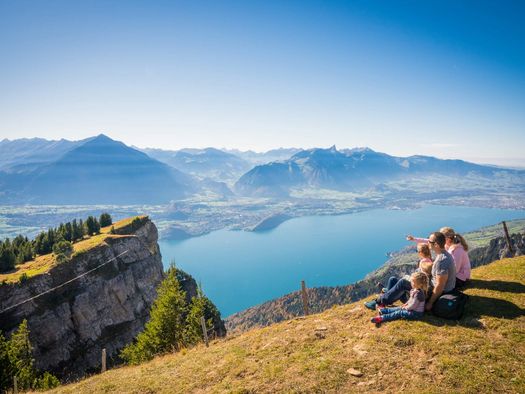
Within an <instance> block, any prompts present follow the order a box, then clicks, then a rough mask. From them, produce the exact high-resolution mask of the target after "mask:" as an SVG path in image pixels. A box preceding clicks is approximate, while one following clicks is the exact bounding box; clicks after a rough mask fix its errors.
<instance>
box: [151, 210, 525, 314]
mask: <svg viewBox="0 0 525 394" xmlns="http://www.w3.org/2000/svg"><path fill="white" fill-rule="evenodd" d="M524 217H525V211H517V210H503V209H488V208H467V207H444V206H425V207H423V208H420V209H414V210H408V211H407V210H387V209H377V210H371V211H366V212H360V213H355V214H348V215H340V216H309V217H302V218H297V219H292V220H289V221H287V222H285V223H283V224H281V225H280V226H279V227H277V228H275V229H273V230H270V231H268V232H264V233H252V232H245V231H227V230H221V231H216V232H212V233H210V234H207V235H204V236H201V237H197V238H191V239H187V240H183V241H174V240H173V241H171V240H162V241H160V242H159V244H160V248H161V253H162V257H163V262H164V266H165V267H167V266H168V265H169V263H170V261H175V263H176V265H177V267H179V268H181V269H183V270H184V271H186V272H188V273H189V274H191V275H192V276H193V277H194V278H195V279H196V280H197V282H200V283H201V285H202V288H203V290H204V292H205V293H206V295H207V296H208V297H209V298H210V299H211V300H212V301H213V302H214V303H215V305H217V307H218V308H219V310H220V311H221V313H222V316H223V317H226V316H229V315H230V314H232V313H235V312H238V311H241V310H243V309H246V308H249V307H250V306H254V305H257V304H260V303H262V302H264V301H267V300H270V299H273V298H277V297H280V296H282V295H284V294H287V293H290V292H292V291H295V290H298V289H299V288H300V283H301V280H303V279H304V280H305V281H306V285H307V286H308V287H315V286H336V285H345V284H349V283H353V282H355V281H357V280H359V279H362V278H363V277H364V276H365V275H366V274H367V273H369V272H371V271H373V270H375V269H376V268H378V267H379V266H381V265H382V264H383V263H384V262H385V261H386V260H387V256H386V253H387V252H390V251H395V250H398V249H401V248H403V247H405V246H407V245H409V244H410V243H409V242H407V241H406V240H405V236H406V234H414V235H416V236H427V235H428V234H429V233H431V232H432V231H437V230H438V229H439V228H440V227H443V226H450V227H452V228H454V229H455V230H456V231H457V232H460V233H462V232H467V231H472V230H475V229H477V228H479V227H482V226H487V225H491V224H496V223H498V222H501V221H502V220H511V219H519V218H524Z"/></svg>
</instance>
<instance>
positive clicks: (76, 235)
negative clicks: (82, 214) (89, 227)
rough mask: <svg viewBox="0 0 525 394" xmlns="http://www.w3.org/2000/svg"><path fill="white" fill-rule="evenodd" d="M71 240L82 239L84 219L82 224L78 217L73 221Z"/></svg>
mask: <svg viewBox="0 0 525 394" xmlns="http://www.w3.org/2000/svg"><path fill="white" fill-rule="evenodd" d="M71 233H72V235H71V238H72V239H71V241H73V242H75V241H77V240H79V239H82V236H83V235H84V234H83V230H82V220H80V224H79V223H78V222H77V219H73V222H72V223H71Z"/></svg>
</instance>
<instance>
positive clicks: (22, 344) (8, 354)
mask: <svg viewBox="0 0 525 394" xmlns="http://www.w3.org/2000/svg"><path fill="white" fill-rule="evenodd" d="M34 363H35V360H34V359H33V348H32V346H31V342H30V341H29V329H28V327H27V320H24V321H23V322H22V323H21V324H20V326H19V327H18V330H17V331H15V332H14V333H13V334H12V335H11V338H10V339H9V340H7V339H6V338H5V337H4V336H3V335H2V332H1V331H0V392H2V393H4V392H7V391H8V390H10V389H12V388H13V385H14V377H15V376H16V380H17V386H18V390H23V391H26V390H48V389H51V388H53V387H57V386H58V385H60V382H59V380H58V379H57V378H56V377H55V376H53V375H51V374H50V373H49V372H44V373H43V374H40V373H39V372H38V371H37V370H36V369H35V367H34Z"/></svg>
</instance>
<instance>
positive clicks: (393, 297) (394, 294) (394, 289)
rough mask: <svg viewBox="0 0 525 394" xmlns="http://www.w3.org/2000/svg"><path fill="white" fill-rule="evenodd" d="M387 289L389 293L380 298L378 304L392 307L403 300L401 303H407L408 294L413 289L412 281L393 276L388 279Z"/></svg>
mask: <svg viewBox="0 0 525 394" xmlns="http://www.w3.org/2000/svg"><path fill="white" fill-rule="evenodd" d="M387 289H388V291H387V292H386V293H384V294H381V295H380V296H379V297H378V299H377V302H378V303H379V304H383V305H391V304H393V303H394V302H396V301H397V300H401V302H407V301H408V296H407V292H409V291H410V290H411V289H412V286H411V285H410V281H408V280H406V279H403V278H401V279H397V278H396V277H394V276H392V277H391V278H390V279H388V285H387Z"/></svg>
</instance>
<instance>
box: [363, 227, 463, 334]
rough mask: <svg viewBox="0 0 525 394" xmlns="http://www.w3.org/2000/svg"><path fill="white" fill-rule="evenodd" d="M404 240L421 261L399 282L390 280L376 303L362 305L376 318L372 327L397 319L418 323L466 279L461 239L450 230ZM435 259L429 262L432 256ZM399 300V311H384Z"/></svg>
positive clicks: (390, 309) (393, 309) (396, 308)
mask: <svg viewBox="0 0 525 394" xmlns="http://www.w3.org/2000/svg"><path fill="white" fill-rule="evenodd" d="M407 240H409V241H414V242H417V243H418V244H417V251H418V254H419V256H420V258H421V260H420V261H419V264H418V268H417V269H416V271H415V272H414V273H413V274H412V275H410V276H408V275H407V276H405V277H403V278H396V277H391V278H390V279H389V280H388V284H387V287H386V288H384V289H383V290H382V292H381V294H380V295H379V296H378V297H377V299H375V300H373V301H369V302H366V303H365V306H366V307H367V308H369V309H372V310H376V309H377V310H378V311H379V315H378V316H375V317H373V318H372V320H371V321H372V323H376V324H380V323H382V322H386V321H391V320H398V319H419V318H421V317H422V316H423V314H424V312H425V311H431V310H434V311H435V310H436V306H437V305H436V301H438V300H439V298H440V297H442V296H443V295H447V294H454V293H457V292H458V289H460V288H462V287H464V286H465V285H466V284H467V281H468V280H469V279H470V260H469V257H468V253H467V251H468V245H467V243H466V241H465V239H464V238H463V237H462V236H461V235H459V234H456V233H455V231H454V230H453V229H452V228H450V227H443V228H442V229H441V230H440V231H439V232H435V233H432V234H430V236H429V237H428V239H427V238H414V237H413V236H411V235H409V236H407ZM431 252H434V255H435V258H434V261H432V257H431V256H432V254H431ZM398 300H400V301H401V302H403V305H402V306H400V307H390V308H389V307H388V306H389V305H392V304H393V303H394V302H396V301H398Z"/></svg>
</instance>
